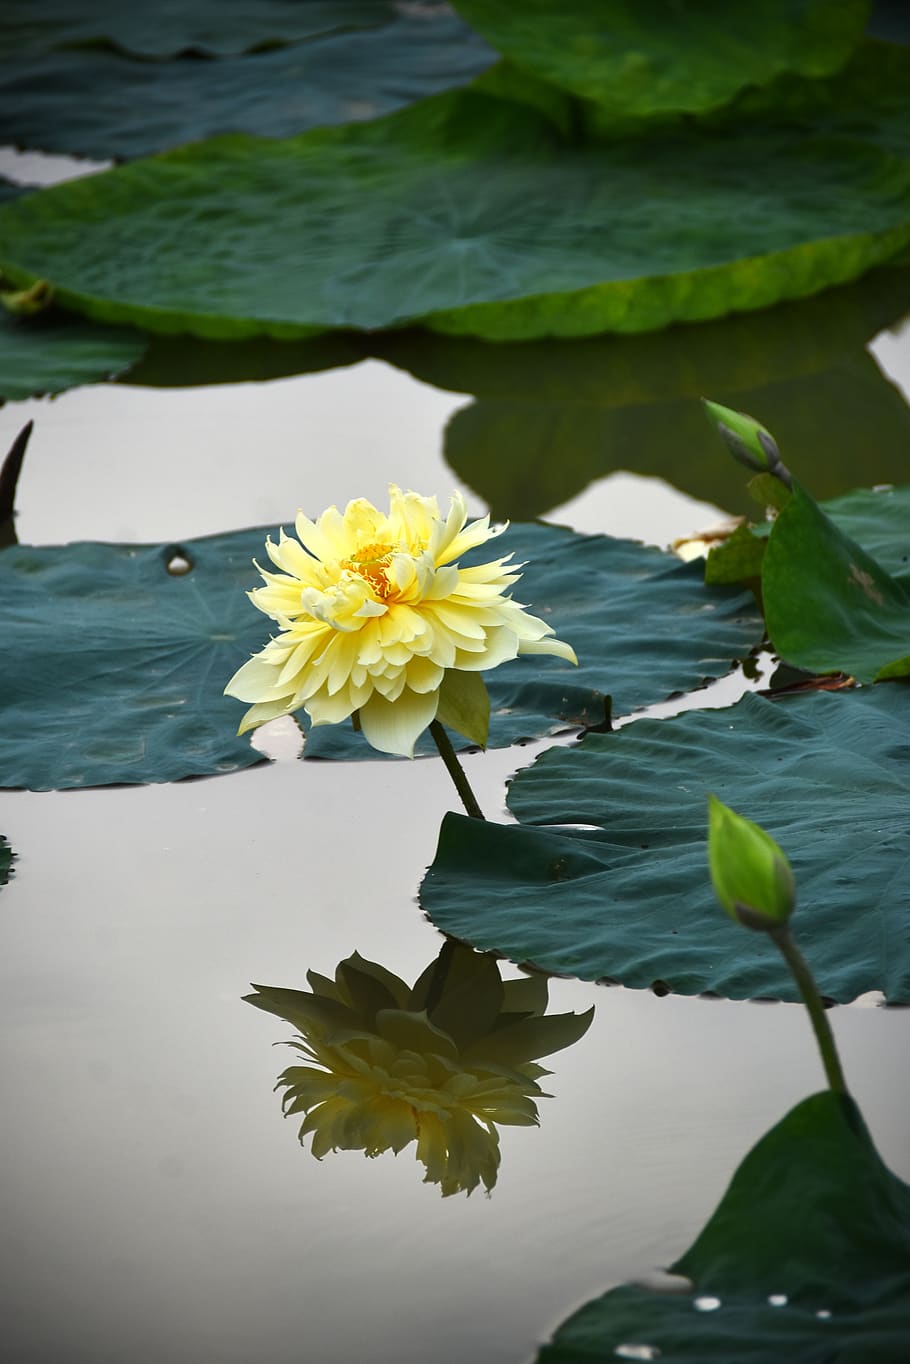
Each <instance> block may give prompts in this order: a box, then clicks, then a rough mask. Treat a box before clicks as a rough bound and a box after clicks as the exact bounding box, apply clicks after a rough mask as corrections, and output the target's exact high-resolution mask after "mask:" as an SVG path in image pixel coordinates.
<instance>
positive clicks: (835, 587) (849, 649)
mask: <svg viewBox="0 0 910 1364" xmlns="http://www.w3.org/2000/svg"><path fill="white" fill-rule="evenodd" d="M906 493H907V490H906V489H905V490H904V496H903V497H902V498H900V499H899V500H900V503H901V504H902V509H903V510H904V512H905V514H906V507H907V496H906ZM899 509H901V508H895V510H899ZM892 524H893V522H892ZM908 525H910V522H908V521H907V520H906V519H905V520H904V521H903V525H902V528H901V529H900V531H899V535H900V540H901V541H902V545H903V549H902V553H901V558H902V559H903V560H904V565H903V566H904V579H903V580H900V579H897V578H894V577H892V576H891V575H890V574H889V573H887V572H886V571H885V570H884V569H883V568H882V567H881V566H880V565H879V564H878V563H877V561H876V560H875V559H874V558H873V557H872V556H871V555H869V554H867V553H866V552H865V550H864V549H863V548H861V547H860V546H859V545H858V544H857V543H856V541H855V540H852V539H850V538H849V537H848V536H847V535H845V534H844V533H843V531H842V530H840V529H839V528H838V526H837V525H836V524H835V522H834V521H833V520H831V518H830V517H828V516H826V515H825V513H824V512H823V511H822V509H821V508H820V507H819V506H818V504H817V503H816V502H815V501H813V499H812V498H811V497H809V496H808V494H807V493H805V492H804V491H803V489H802V488H800V487H799V486H798V485H796V486H794V489H793V495H792V496H791V497H790V499H789V500H788V502H787V505H786V506H785V507H784V509H783V510H782V511H781V512H780V514H779V515H778V517H777V519H776V521H775V522H774V525H773V526H772V527H771V534H770V535H769V537H768V545H767V549H766V550H765V554H764V559H763V561H762V574H761V583H762V599H763V601H764V608H765V619H766V621H767V623H768V634H769V635H770V637H771V640H772V642H773V644H774V647H775V649H776V650H777V653H778V654H779V655H780V657H781V658H782V659H783V660H784V661H785V662H787V663H791V664H793V665H794V666H796V667H798V668H802V669H805V670H806V671H808V672H818V673H829V672H845V673H849V674H850V675H852V676H853V677H856V678H857V679H858V680H859V681H861V682H872V681H874V680H875V678H877V677H878V676H880V675H884V676H889V677H900V676H905V675H906V674H907V673H910V569H908V567H907V562H906V560H907V556H908V553H910V539H908V534H907V527H908Z"/></svg>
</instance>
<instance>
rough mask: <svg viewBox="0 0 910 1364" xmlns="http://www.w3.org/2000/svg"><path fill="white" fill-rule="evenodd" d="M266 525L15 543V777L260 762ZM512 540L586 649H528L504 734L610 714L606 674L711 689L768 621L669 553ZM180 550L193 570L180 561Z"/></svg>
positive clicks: (533, 594) (127, 774) (62, 779)
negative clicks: (237, 678)
mask: <svg viewBox="0 0 910 1364" xmlns="http://www.w3.org/2000/svg"><path fill="white" fill-rule="evenodd" d="M270 529H273V528H270ZM265 534H266V532H265V530H245V531H235V532H233V533H231V534H228V535H217V536H211V537H208V538H206V539H201V540H195V541H187V542H185V543H184V544H182V545H169V546H162V545H157V546H154V545H153V546H148V545H145V546H143V545H104V544H91V543H87V544H74V545H64V546H50V547H47V546H45V547H39V548H32V547H26V546H13V547H10V548H8V549H6V550H4V551H2V552H0V594H2V597H3V600H4V601H5V602H6V604H7V611H6V633H5V637H4V649H3V652H2V660H0V691H2V694H3V696H4V701H5V706H6V711H5V714H6V719H7V723H6V724H5V726H4V728H3V733H2V735H0V784H2V785H4V786H27V787H33V788H37V789H45V788H53V787H65V786H80V785H86V786H89V785H98V784H105V783H110V782H147V781H174V780H177V779H179V778H181V777H186V776H201V775H208V774H211V773H215V772H222V771H232V770H234V769H235V768H238V767H244V766H247V765H249V764H250V763H253V762H256V761H259V755H258V754H257V753H256V752H255V751H254V750H253V749H251V748H250V746H249V741H248V740H246V739H244V740H241V739H237V738H235V737H234V731H235V730H236V728H237V724H238V721H239V718H240V710H239V708H238V706H237V703H236V702H235V701H232V700H230V699H229V698H226V697H224V696H223V695H222V689H223V687H224V685H225V683H226V682H227V680H228V678H229V677H230V676H231V674H232V673H233V672H234V671H235V669H236V668H237V666H238V664H239V663H241V662H242V661H243V658H244V656H245V655H248V654H252V653H254V652H256V651H257V650H258V649H259V648H261V647H262V645H263V644H264V643H265V639H266V637H267V630H268V626H267V623H265V622H264V621H263V619H262V617H261V615H260V614H259V613H258V612H256V611H254V610H253V609H252V608H251V607H250V605H249V603H248V602H247V600H246V598H245V595H244V590H245V589H247V588H249V587H251V586H252V585H253V584H254V582H255V581H256V574H255V570H254V568H253V565H252V560H253V558H254V556H256V555H259V556H261V555H262V549H263V542H264V539H265ZM509 550H513V551H515V554H516V558H517V559H523V558H525V557H527V558H528V559H530V560H531V561H532V562H530V563H529V564H528V565H527V567H526V569H525V570H524V575H523V578H522V582H521V588H522V600H528V601H531V602H532V603H533V605H534V609H535V611H536V612H538V613H539V614H541V615H543V616H544V617H545V618H548V619H552V620H553V621H554V622H558V624H559V629H560V632H561V633H562V634H564V635H565V637H566V638H567V639H570V640H571V641H572V643H573V644H574V645H576V647H577V648H578V651H579V653H580V654H582V655H583V663H582V667H581V668H579V669H577V670H576V669H574V668H572V667H570V666H569V665H568V664H565V663H563V662H562V661H561V660H557V659H550V658H545V657H541V658H536V657H533V658H532V657H528V658H523V659H518V660H516V661H515V662H514V663H509V664H505V665H503V666H502V667H500V668H498V669H496V670H495V671H494V672H492V673H490V674H489V679H488V681H489V690H490V695H491V699H492V703H493V712H494V713H493V716H492V720H491V732H490V743H491V744H493V745H497V746H501V745H504V744H509V743H511V742H513V741H514V740H515V739H516V738H524V737H528V736H534V735H542V734H546V733H549V732H551V731H552V730H553V729H554V728H557V727H560V726H562V727H566V726H567V725H583V724H597V723H601V722H602V721H603V719H604V711H605V704H606V702H605V698H604V696H603V694H602V692H601V691H600V690H599V687H600V686H602V685H603V684H604V681H605V680H609V684H610V685H611V687H614V688H615V689H616V695H617V696H618V697H619V699H620V701H621V703H622V704H623V706H624V707H627V708H631V707H632V706H635V705H643V704H646V703H647V702H649V701H651V700H656V699H659V698H662V697H663V696H665V695H666V694H667V693H668V692H669V691H672V690H675V689H680V688H688V687H691V686H696V685H698V684H699V683H700V682H701V681H702V680H703V679H704V678H706V677H709V676H716V675H718V674H721V673H724V672H725V671H726V670H727V668H728V667H729V665H730V662H731V660H732V659H734V658H737V657H739V656H741V655H742V654H744V653H745V652H747V651H748V649H749V648H750V647H751V646H752V645H753V644H754V643H755V642H756V640H757V638H758V636H759V634H760V632H761V625H760V622H759V621H758V619H757V617H756V616H755V614H754V613H753V612H752V611H751V609H750V608H749V605H748V601H747V598H746V596H745V595H744V594H740V593H730V592H729V591H725V590H708V589H705V588H704V586H703V585H702V584H701V582H700V581H699V571H698V569H697V567H695V566H693V565H689V564H682V563H680V562H679V561H678V560H676V559H674V558H673V557H672V556H671V555H665V554H661V553H660V552H658V551H657V550H648V549H644V548H642V547H641V546H640V545H634V544H631V543H629V542H627V541H616V540H610V539H607V538H604V537H586V536H580V535H574V534H573V533H572V532H571V531H565V530H560V529H557V528H555V527H546V526H521V527H512V528H511V529H510V530H509V531H508V532H507V534H506V536H504V537H503V538H502V540H500V541H499V542H498V544H497V552H498V553H499V552H501V553H508V552H509ZM178 558H179V559H180V560H183V561H185V562H188V563H189V564H190V571H189V572H181V573H179V574H173V573H168V571H167V565H168V563H169V562H170V563H171V564H172V567H182V564H179V563H176V564H175V560H178ZM643 622H646V624H645V625H644V626H643ZM306 754H307V756H308V757H324V756H331V757H347V758H350V757H361V758H366V757H372V756H375V754H374V750H372V749H371V748H370V747H369V745H368V744H367V743H366V742H365V740H364V739H363V736H362V735H359V734H356V733H354V731H353V730H352V729H351V728H350V727H349V726H347V725H328V726H322V727H320V728H317V729H315V730H312V731H311V732H310V734H309V736H308V738H307V745H306Z"/></svg>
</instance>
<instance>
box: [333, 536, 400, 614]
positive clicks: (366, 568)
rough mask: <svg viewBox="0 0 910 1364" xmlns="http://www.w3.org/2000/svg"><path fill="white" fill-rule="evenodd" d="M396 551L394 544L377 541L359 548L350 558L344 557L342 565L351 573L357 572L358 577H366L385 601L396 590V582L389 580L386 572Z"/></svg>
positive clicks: (378, 595)
mask: <svg viewBox="0 0 910 1364" xmlns="http://www.w3.org/2000/svg"><path fill="white" fill-rule="evenodd" d="M394 553H395V546H394V545H388V544H383V543H382V542H381V541H376V542H374V543H373V544H370V545H364V546H363V547H362V548H361V549H358V551H357V553H356V554H352V555H351V557H350V559H342V561H341V567H342V568H345V569H347V570H348V572H350V573H356V574H357V575H358V577H361V578H365V579H366V581H367V582H368V583H369V584H370V587H372V589H373V591H374V592H375V593H376V595H377V597H381V598H382V600H383V601H384V600H385V599H386V597H389V596H391V594H392V592H393V591H394V584H393V583H390V582H389V579H388V576H387V574H386V569H387V567H388V565H389V561H390V559H391V558H392V555H393V554H394Z"/></svg>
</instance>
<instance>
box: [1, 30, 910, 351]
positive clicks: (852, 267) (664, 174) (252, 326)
mask: <svg viewBox="0 0 910 1364" xmlns="http://www.w3.org/2000/svg"><path fill="white" fill-rule="evenodd" d="M266 55H269V54H266ZM244 60H247V59H244ZM218 65H223V63H219V64H218ZM7 103H9V102H7ZM769 184H773V186H774V193H773V196H771V197H769V195H768V191H767V186H768V185H769ZM366 205H368V210H367V208H366V207H365V206H366ZM669 206H672V208H671V207H669ZM668 214H671V215H672V219H673V225H674V230H673V231H672V232H668V231H667V221H668ZM908 238H910V161H904V160H903V159H901V158H899V157H896V156H893V155H891V154H889V153H886V152H883V151H880V150H878V149H877V148H875V147H872V146H871V145H869V146H867V145H866V144H865V143H863V142H861V141H859V140H856V139H847V138H841V139H831V138H826V139H822V140H818V139H815V138H813V137H811V136H806V137H803V136H799V135H794V133H793V130H792V129H791V128H789V127H784V126H782V127H780V128H777V129H775V130H774V132H773V133H772V134H771V135H769V134H766V133H764V132H763V131H762V130H761V129H759V128H751V129H750V131H749V132H748V133H747V134H746V135H745V137H744V138H741V137H738V136H731V135H728V134H727V133H726V132H724V133H721V134H718V133H716V132H714V131H713V130H709V131H706V132H703V131H701V130H699V129H698V128H696V127H692V128H690V129H688V130H687V131H680V132H678V133H674V134H673V135H668V136H666V137H664V136H661V137H657V136H655V137H654V138H650V139H648V142H647V154H645V152H644V150H643V145H642V144H639V143H637V142H636V143H634V144H630V145H628V146H624V145H619V144H616V145H610V146H587V147H585V146H575V145H572V144H570V143H567V142H566V141H565V139H564V138H563V137H562V135H561V134H560V133H559V131H558V129H557V128H556V127H555V126H554V125H553V124H552V123H550V122H548V121H547V120H546V119H545V118H544V117H543V116H542V115H540V116H538V115H536V114H535V113H534V111H533V110H531V109H530V108H529V107H528V106H526V105H525V106H523V105H519V104H513V103H509V102H508V101H506V100H502V99H495V98H491V97H490V96H487V95H482V94H479V93H477V92H473V91H467V92H464V91H462V92H449V93H448V94H445V95H441V96H436V97H434V98H432V99H428V100H425V101H423V102H421V103H420V104H418V105H416V106H413V107H411V108H409V109H405V110H402V111H400V112H398V113H397V114H392V115H389V116H388V117H386V118H384V119H378V120H375V121H373V122H370V123H362V124H356V125H349V126H348V127H345V128H326V129H319V130H318V131H313V132H311V133H308V134H305V135H303V136H301V137H298V138H291V139H288V140H285V141H268V142H264V141H261V140H259V139H256V138H251V137H244V136H240V135H237V136H225V137H219V138H214V139H212V140H210V141H208V142H205V143H202V144H199V145H196V146H192V147H187V148H182V149H180V150H178V151H174V152H170V153H167V154H165V155H163V156H159V157H155V158H152V159H150V160H147V161H142V162H138V163H134V164H130V165H126V166H123V167H120V168H118V169H115V170H112V171H109V172H105V173H102V174H99V175H94V176H89V177H86V178H84V179H81V180H77V181H73V182H70V183H68V184H64V185H59V186H55V187H53V188H51V189H47V190H43V191H41V192H39V193H37V194H30V195H27V196H25V197H24V198H23V199H21V200H19V201H16V202H13V203H12V204H7V205H5V206H3V207H2V208H0V264H2V266H3V268H4V270H5V271H6V272H7V273H8V274H9V275H10V277H11V278H12V279H13V280H14V281H15V282H16V283H20V284H28V283H31V282H32V281H33V280H34V279H35V278H37V277H41V278H47V279H49V280H50V281H51V282H52V283H53V284H54V285H55V287H56V288H57V290H58V297H59V298H60V300H61V302H63V303H64V304H65V305H66V306H70V307H73V308H75V309H77V310H79V311H84V312H87V313H89V314H90V315H91V316H94V317H99V318H101V319H103V320H108V321H131V322H139V323H140V324H142V325H144V326H147V327H149V328H150V329H152V330H159V331H181V330H187V331H192V332H194V333H197V334H200V335H208V336H212V337H217V336H220V337H238V336H245V335H253V334H257V333H265V334H269V335H273V336H281V337H289V336H294V335H304V334H307V332H308V331H311V330H312V329H325V328H332V327H360V328H371V329H372V328H380V327H387V326H389V325H392V324H397V323H399V322H402V321H404V320H406V319H409V318H410V319H413V318H419V317H422V318H423V320H424V321H426V322H427V323H428V324H429V325H431V326H433V327H435V328H439V329H442V330H448V331H453V330H454V331H460V332H470V333H475V334H482V335H486V336H489V337H490V338H492V339H508V338H510V337H512V338H515V339H520V338H527V337H531V336H535V335H536V336H540V335H584V334H592V333H595V332H600V331H604V330H620V331H644V330H648V329H650V328H655V327H659V326H663V325H664V324H666V323H667V322H669V321H672V320H674V319H703V318H708V317H712V316H717V315H719V314H722V313H724V312H726V311H729V310H730V309H732V308H736V309H750V308H758V307H764V306H766V305H767V304H769V303H771V302H774V301H776V300H778V299H780V298H782V297H798V296H801V295H804V294H807V293H811V292H815V291H817V290H818V289H820V288H822V287H823V286H826V285H830V284H834V283H839V282H843V281H845V280H847V279H849V278H853V277H855V276H856V275H858V274H860V273H862V272H863V271H864V270H866V269H868V268H869V267H871V266H872V265H874V264H876V263H877V262H879V261H882V260H884V259H886V258H887V257H888V256H891V255H893V254H894V253H895V252H896V251H897V250H898V249H899V248H900V247H901V245H902V244H903V243H904V241H906V240H907V239H908ZM150 241H153V242H154V244H155V249H154V251H151V250H150V249H149V242H150Z"/></svg>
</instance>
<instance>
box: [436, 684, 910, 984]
mask: <svg viewBox="0 0 910 1364" xmlns="http://www.w3.org/2000/svg"><path fill="white" fill-rule="evenodd" d="M908 752H910V690H908V689H907V687H906V686H904V685H902V684H899V683H891V684H888V685H887V686H878V687H874V688H868V689H867V688H864V689H862V690H860V691H856V692H839V693H833V694H815V695H804V696H800V697H796V698H791V699H788V700H785V701H776V702H774V701H767V700H763V699H762V698H760V697H758V696H753V695H749V696H746V697H744V699H743V700H742V701H740V702H739V703H738V704H737V705H736V706H734V707H731V708H730V709H728V710H712V711H701V712H691V711H690V712H686V713H684V714H682V715H679V716H677V717H675V718H674V719H671V720H640V721H638V722H636V723H635V724H633V725H629V726H627V727H626V728H623V729H621V730H619V731H618V732H616V733H613V734H589V735H587V736H586V737H585V738H584V739H583V740H582V742H581V743H580V744H578V745H576V746H575V747H573V748H552V749H550V750H548V751H547V752H546V753H545V754H543V756H542V757H541V758H539V759H538V760H537V762H536V763H534V764H533V766H532V767H530V768H528V769H526V770H525V771H523V772H520V773H519V774H518V776H517V777H516V778H515V779H514V780H513V782H512V784H511V787H510V789H509V799H508V804H509V808H510V809H511V810H512V812H513V814H515V815H516V816H517V817H518V819H519V820H520V821H521V824H520V826H518V827H515V826H508V825H497V824H485V823H481V822H480V821H478V820H469V819H465V818H462V817H459V816H457V815H448V816H446V819H445V822H444V824H443V827H442V832H441V835H440V842H439V848H438V850H437V853H436V858H435V861H434V862H433V865H432V866H431V867H430V870H429V872H428V873H427V876H426V878H425V880H424V883H423V886H422V889H421V902H422V904H423V907H424V908H425V910H426V911H427V913H428V914H429V915H430V917H431V918H432V920H433V922H434V923H435V924H436V926H437V927H438V928H440V929H441V930H442V931H443V932H444V933H451V934H452V935H453V936H455V937H457V938H459V939H461V940H463V941H465V942H469V943H472V944H473V945H474V946H476V947H481V948H483V949H484V950H495V951H498V952H501V953H502V954H503V955H504V956H507V957H509V958H511V959H512V960H513V961H519V962H526V961H530V962H533V963H534V964H535V965H536V966H538V967H540V968H541V969H543V970H547V971H552V972H555V973H557V974H566V975H573V976H580V977H582V978H583V979H585V980H603V979H607V980H612V981H618V982H620V983H622V984H623V985H627V986H632V987H638V988H642V987H647V986H651V985H654V984H655V983H657V982H660V983H661V987H662V988H664V987H665V988H669V989H671V990H675V991H678V992H679V993H681V994H697V993H700V992H703V991H712V992H716V993H718V994H721V995H725V996H729V997H731V998H734V999H742V998H748V997H755V996H761V997H773V998H779V999H795V998H796V997H797V995H796V990H795V987H794V985H793V982H792V980H791V978H790V976H789V973H788V971H787V969H786V967H785V966H784V964H783V961H782V960H781V959H780V957H779V954H778V953H777V952H776V951H775V949H774V947H773V945H772V944H771V943H769V942H767V941H765V939H764V937H763V936H762V935H759V934H750V933H747V932H744V931H743V929H742V928H740V927H739V926H738V925H736V924H734V923H732V922H731V920H730V919H729V918H728V916H727V915H725V914H724V913H723V912H722V911H721V910H720V909H719V907H718V905H717V903H716V901H715V898H714V893H713V891H712V889H711V884H710V880H709V877H708V869H707V851H706V820H707V815H706V808H707V807H706V798H707V795H708V793H709V792H712V791H713V792H714V793H715V794H716V795H717V796H718V797H719V798H720V799H721V800H722V801H723V802H724V803H725V804H728V805H731V806H732V807H733V808H735V809H736V810H737V811H738V812H739V813H740V814H743V815H745V816H746V818H748V819H751V820H752V821H753V822H755V823H757V824H760V825H761V826H762V827H763V828H765V829H767V831H768V833H770V834H771V836H772V837H773V838H774V839H775V840H776V841H777V843H778V844H779V845H780V846H781V847H782V848H783V850H784V852H785V853H786V854H787V856H788V857H789V859H790V861H791V863H792V865H793V870H794V873H795V875H796V883H797V887H798V893H799V905H798V907H797V911H796V916H795V919H794V925H793V927H794V932H795V934H796V936H797V938H798V940H799V942H800V944H801V947H802V949H803V952H804V955H805V956H806V958H807V960H808V961H809V964H810V966H811V968H812V971H813V973H814V975H815V979H816V981H817V983H818V986H819V989H820V990H821V991H822V993H823V994H824V995H826V996H828V997H829V998H831V999H833V1000H837V1001H839V1002H846V1001H849V1000H852V999H854V998H855V997H856V996H857V995H859V994H862V993H864V992H865V991H868V990H882V991H884V993H885V995H886V996H887V998H888V999H889V1000H890V1001H892V1002H895V1003H908V1002H910V908H908V904H907V898H906V895H905V893H904V889H903V888H904V885H905V884H906V878H907V874H908V870H910V866H908V859H910V847H908V846H907V839H906V837H905V834H904V830H905V827H906V824H907V820H908V817H910V777H908V768H907V754H908Z"/></svg>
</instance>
